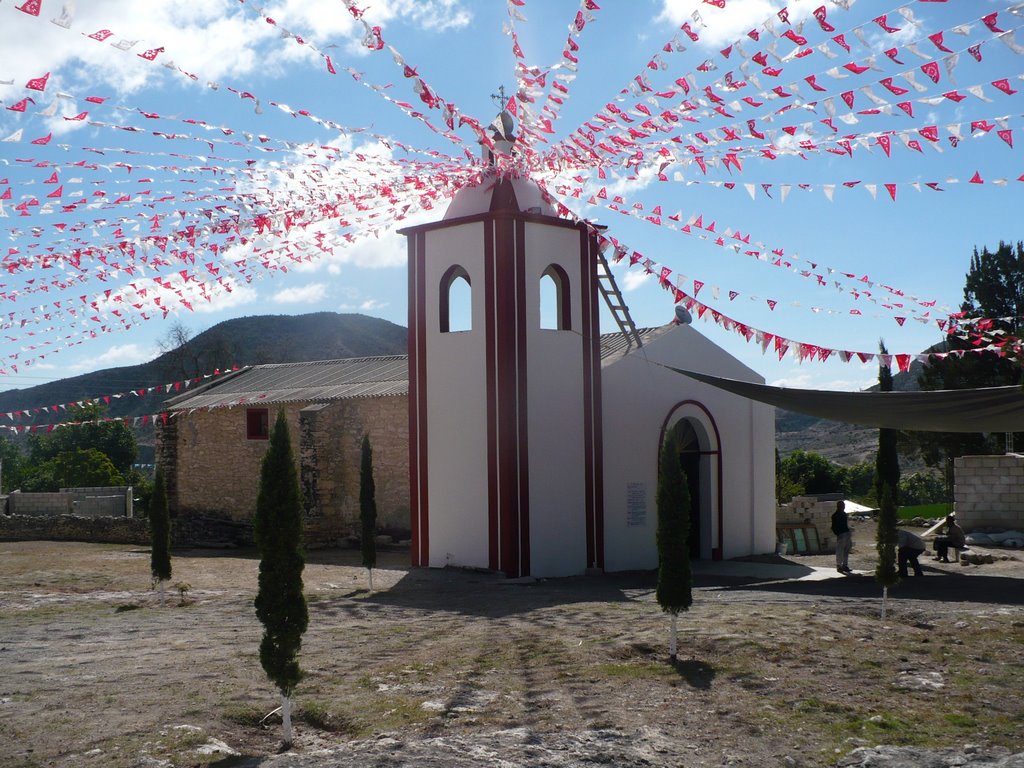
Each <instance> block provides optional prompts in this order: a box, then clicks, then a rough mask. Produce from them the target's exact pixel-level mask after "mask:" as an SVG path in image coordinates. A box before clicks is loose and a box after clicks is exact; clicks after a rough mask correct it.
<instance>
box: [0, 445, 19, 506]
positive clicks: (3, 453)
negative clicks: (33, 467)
mask: <svg viewBox="0 0 1024 768" xmlns="http://www.w3.org/2000/svg"><path fill="white" fill-rule="evenodd" d="M23 465H24V458H23V457H22V455H21V451H20V450H19V449H18V446H17V445H15V444H14V443H13V442H12V441H10V440H8V439H7V438H6V437H0V493H3V492H5V491H6V492H9V491H12V490H14V489H15V488H20V487H21V479H22V469H23Z"/></svg>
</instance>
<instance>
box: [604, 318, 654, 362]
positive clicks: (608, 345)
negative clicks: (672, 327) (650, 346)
mask: <svg viewBox="0 0 1024 768" xmlns="http://www.w3.org/2000/svg"><path fill="white" fill-rule="evenodd" d="M662 327H664V326H662ZM659 330H661V329H660V328H637V329H636V332H637V335H638V336H639V337H640V340H641V341H643V342H644V343H646V342H647V340H648V339H650V338H651V337H652V336H653V335H654V334H655V333H656V332H657V331H659ZM630 343H631V342H630V340H629V339H628V338H627V337H626V334H624V333H619V332H615V333H602V334H601V359H602V360H606V359H608V358H609V357H613V356H615V355H617V354H619V353H622V352H625V351H626V349H627V348H628V347H629V344H630Z"/></svg>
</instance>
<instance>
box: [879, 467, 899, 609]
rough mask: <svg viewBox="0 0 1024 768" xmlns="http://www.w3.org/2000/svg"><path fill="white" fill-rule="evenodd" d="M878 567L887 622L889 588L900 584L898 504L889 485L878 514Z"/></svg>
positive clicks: (883, 489) (883, 493)
mask: <svg viewBox="0 0 1024 768" xmlns="http://www.w3.org/2000/svg"><path fill="white" fill-rule="evenodd" d="M875 546H876V547H877V549H878V565H877V566H876V567H875V581H877V582H878V583H879V584H881V585H882V620H883V621H885V607H886V601H887V599H888V597H889V587H891V586H894V585H896V584H898V583H899V581H900V577H899V574H898V573H897V572H896V502H895V501H894V500H893V494H892V488H891V486H890V485H889V484H888V483H885V484H884V485H883V486H882V498H881V504H880V505H879V512H878V533H877V543H876V544H875Z"/></svg>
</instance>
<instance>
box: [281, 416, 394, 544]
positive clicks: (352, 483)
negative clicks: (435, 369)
mask: <svg viewBox="0 0 1024 768" xmlns="http://www.w3.org/2000/svg"><path fill="white" fill-rule="evenodd" d="M407 402H408V401H407V399H406V398H405V397H375V398H363V399H352V400H344V401H341V402H338V403H332V404H330V406H328V407H322V408H320V407H316V406H312V407H310V408H308V409H306V410H305V411H304V412H303V417H304V419H306V420H308V421H309V422H310V424H309V426H308V427H307V428H306V431H307V434H306V436H305V437H304V442H303V444H302V456H301V457H300V464H301V465H302V467H303V472H302V473H301V474H304V475H305V478H304V479H303V485H304V488H306V489H309V488H310V487H312V486H313V485H314V483H315V488H316V498H317V499H318V506H317V507H316V508H314V507H313V506H312V505H310V504H309V502H307V506H309V507H310V508H309V516H308V517H307V520H306V526H307V529H308V530H310V531H311V532H312V531H315V530H320V531H322V534H321V539H322V540H328V539H329V538H330V537H334V538H337V537H339V536H348V535H352V534H354V533H357V532H358V530H359V465H360V461H361V457H362V451H361V446H362V439H363V432H364V431H365V432H367V433H368V434H369V436H370V447H371V449H372V450H373V480H374V485H375V490H376V500H377V527H378V528H383V529H388V530H392V531H401V532H407V531H408V530H409V421H408V419H409V416H408V405H407ZM314 409H315V410H314ZM313 466H316V467H318V468H319V471H318V472H316V473H313V472H312V471H311V468H312V467H313Z"/></svg>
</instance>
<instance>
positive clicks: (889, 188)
mask: <svg viewBox="0 0 1024 768" xmlns="http://www.w3.org/2000/svg"><path fill="white" fill-rule="evenodd" d="M885 191H886V192H888V193H889V197H891V198H892V199H893V200H896V185H895V184H886V185H885Z"/></svg>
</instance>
